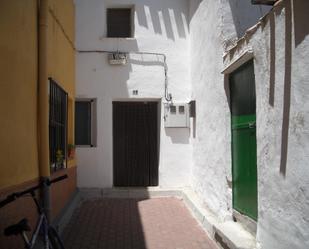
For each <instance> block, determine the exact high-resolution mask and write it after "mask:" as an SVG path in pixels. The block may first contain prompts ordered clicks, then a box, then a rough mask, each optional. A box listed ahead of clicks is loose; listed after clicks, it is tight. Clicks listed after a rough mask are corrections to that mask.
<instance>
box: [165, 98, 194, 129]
mask: <svg viewBox="0 0 309 249" xmlns="http://www.w3.org/2000/svg"><path fill="white" fill-rule="evenodd" d="M164 127H166V128H181V127H182V128H186V127H190V117H189V105H188V104H187V103H173V104H171V103H165V104H164Z"/></svg>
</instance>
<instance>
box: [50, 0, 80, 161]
mask: <svg viewBox="0 0 309 249" xmlns="http://www.w3.org/2000/svg"><path fill="white" fill-rule="evenodd" d="M74 12H75V8H74V4H73V1H71V0H69V1H62V0H51V1H50V7H49V15H48V37H49V38H48V41H49V44H48V58H49V60H48V74H49V76H50V77H52V78H53V79H54V80H55V81H56V82H57V83H58V84H59V85H61V86H62V87H63V88H64V90H65V91H66V92H68V95H69V107H68V109H69V110H68V111H69V113H68V121H69V122H68V143H69V144H74V125H73V124H74V109H73V107H74V101H75V100H74V96H75V51H74V39H75V37H74V36H75V34H74V29H75V28H74V26H75V23H74ZM75 165H76V162H75V160H69V161H68V166H69V167H72V166H75Z"/></svg>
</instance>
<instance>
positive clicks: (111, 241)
mask: <svg viewBox="0 0 309 249" xmlns="http://www.w3.org/2000/svg"><path fill="white" fill-rule="evenodd" d="M63 239H64V243H65V248H68V249H71V248H72V249H73V248H74V249H76V248H81V249H87V248H89V249H217V246H216V244H215V243H214V242H213V241H212V240H211V239H210V238H209V237H208V236H207V234H206V233H205V232H204V230H203V229H202V228H201V227H200V225H199V224H198V223H197V221H196V220H195V219H194V218H193V217H192V216H191V214H190V212H189V211H188V209H187V208H186V206H185V205H184V203H183V202H182V201H181V200H179V199H177V198H152V199H124V198H120V199H119V198H118V199H113V198H103V199H96V200H87V201H85V202H83V204H82V205H81V206H80V207H79V208H78V209H77V210H75V213H74V215H73V216H72V218H71V220H70V222H69V223H68V225H67V226H66V228H65V229H64V231H63Z"/></svg>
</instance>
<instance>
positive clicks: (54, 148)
mask: <svg viewBox="0 0 309 249" xmlns="http://www.w3.org/2000/svg"><path fill="white" fill-rule="evenodd" d="M49 84H50V88H49V156H50V167H51V171H57V170H58V169H63V168H66V164H67V162H66V159H67V123H68V94H67V93H66V92H65V91H64V90H63V89H62V88H61V87H60V86H59V85H58V84H57V83H56V82H55V81H54V80H53V79H52V78H49Z"/></svg>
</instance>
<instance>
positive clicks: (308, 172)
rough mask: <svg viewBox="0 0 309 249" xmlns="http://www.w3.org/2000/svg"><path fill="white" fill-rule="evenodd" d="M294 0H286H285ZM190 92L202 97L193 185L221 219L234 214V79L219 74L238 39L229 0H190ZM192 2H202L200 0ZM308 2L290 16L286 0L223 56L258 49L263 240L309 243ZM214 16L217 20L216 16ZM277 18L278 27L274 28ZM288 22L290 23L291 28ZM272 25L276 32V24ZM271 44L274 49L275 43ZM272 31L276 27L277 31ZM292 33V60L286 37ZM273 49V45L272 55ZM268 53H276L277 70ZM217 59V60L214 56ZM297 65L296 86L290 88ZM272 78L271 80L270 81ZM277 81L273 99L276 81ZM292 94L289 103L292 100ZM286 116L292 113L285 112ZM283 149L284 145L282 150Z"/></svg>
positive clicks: (268, 246) (267, 246) (267, 247)
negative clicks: (229, 93)
mask: <svg viewBox="0 0 309 249" xmlns="http://www.w3.org/2000/svg"><path fill="white" fill-rule="evenodd" d="M285 2H288V1H285ZM192 3H193V5H192V11H191V13H193V14H192V15H193V18H192V20H191V23H190V33H191V55H192V57H191V61H192V69H191V77H192V96H193V97H192V98H194V99H196V100H197V120H196V138H195V139H194V141H193V161H194V164H193V169H192V173H193V176H192V182H193V187H194V189H195V191H196V192H197V194H198V195H199V196H200V198H201V199H202V200H203V201H204V202H205V204H206V205H207V206H208V207H210V208H211V209H212V210H213V211H214V212H215V213H216V214H217V215H218V216H219V217H221V218H222V219H228V218H229V217H230V214H231V212H230V210H231V198H232V196H231V190H230V189H229V187H228V184H227V179H228V180H231V158H230V154H231V152H230V120H229V117H230V114H229V109H228V104H227V98H226V95H225V90H224V89H225V88H227V87H228V85H227V84H228V82H227V81H226V80H224V77H223V76H222V75H221V74H220V72H221V71H222V69H223V68H224V65H223V63H222V53H223V52H224V48H229V47H231V46H232V45H233V41H235V37H237V27H236V26H235V25H237V23H235V20H234V19H233V14H232V11H233V10H232V8H229V7H228V5H225V3H226V1H225V0H222V1H216V2H215V1H206V0H204V1H192ZM194 3H195V4H197V5H196V6H197V7H196V6H194ZM308 8H309V6H308V2H306V1H294V9H295V13H296V14H295V16H294V18H296V21H294V19H293V16H292V17H290V18H288V20H292V23H290V25H291V27H292V30H289V28H287V26H286V25H287V24H286V22H285V12H286V10H285V8H282V3H281V4H280V5H278V6H277V7H276V11H275V12H274V13H272V14H271V16H273V20H274V21H273V24H272V25H270V20H269V18H266V19H264V22H263V23H262V24H261V25H259V26H258V28H257V29H256V30H255V29H253V31H252V32H253V36H252V37H251V36H250V35H247V36H246V39H243V40H242V41H241V42H240V43H239V45H238V46H237V48H236V49H233V50H232V51H231V52H230V53H229V54H228V55H227V56H226V57H225V61H224V62H225V65H228V64H229V62H230V60H234V59H237V57H238V56H240V55H241V53H242V52H243V51H244V50H245V49H246V48H247V49H248V48H252V49H253V52H254V65H255V80H256V94H257V158H258V161H257V165H258V223H257V242H258V248H263V249H279V248H280V249H288V248H297V249H305V248H308V247H309V244H308V243H309V233H308V231H309V220H308V216H309V203H308V197H309V196H308V191H307V190H308V189H309V188H308V187H309V185H308V184H309V181H308V179H309V177H308V176H309V169H308V167H307V166H306V165H308V163H307V162H308V155H309V143H308V141H309V140H308V138H309V136H308V135H309V126H308V124H307V123H308V122H306V120H307V119H308V118H309V104H308V101H309V100H308V94H309V88H308V84H307V83H308V70H307V69H306V68H305V66H304V65H307V64H308V62H309V61H308V53H309V51H308V50H309V49H308V48H309V39H308V37H309V36H308V34H309V29H308V25H307V24H306V21H305V20H306V14H305V13H306V11H307V10H308ZM210 23H211V24H210ZM270 26H272V28H270ZM286 28H287V31H285V30H286ZM270 30H273V31H274V32H270ZM271 33H272V36H273V37H272V39H273V40H274V41H275V42H274V43H273V44H272V47H273V48H274V49H272V50H271V45H270V44H271V40H272V39H271ZM273 34H274V35H273ZM289 34H290V35H291V37H290V38H291V41H292V43H291V46H290V50H288V51H291V64H289V63H287V62H288V61H289V59H288V58H287V57H288V56H289V52H288V53H286V49H285V46H286V42H287V40H288V39H289ZM272 53H275V55H273V54H272ZM270 58H275V63H273V64H272V65H274V67H273V70H272V72H271V70H270V68H271V66H270V64H271V61H270ZM209 62H211V63H209ZM286 63H287V65H286ZM289 72H290V73H291V90H290V93H288V91H287V90H285V87H286V82H287V80H286V79H287V78H289V77H288V75H289ZM271 79H274V80H273V82H270V81H271ZM272 84H274V86H275V87H274V101H273V104H272V103H270V102H271V100H270V88H271V87H272ZM288 96H290V98H291V99H290V105H288V102H289V101H288ZM284 103H285V104H286V105H288V106H289V108H287V109H290V117H289V119H288V123H289V129H288V133H287V135H288V154H287V164H286V173H285V174H283V173H282V172H280V161H281V156H282V154H281V148H282V143H284V141H285V139H284V138H283V137H284V136H282V133H284V132H282V124H283V117H284V113H285V115H287V112H284ZM286 117H287V116H286ZM283 154H284V153H283ZM283 156H284V155H283Z"/></svg>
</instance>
